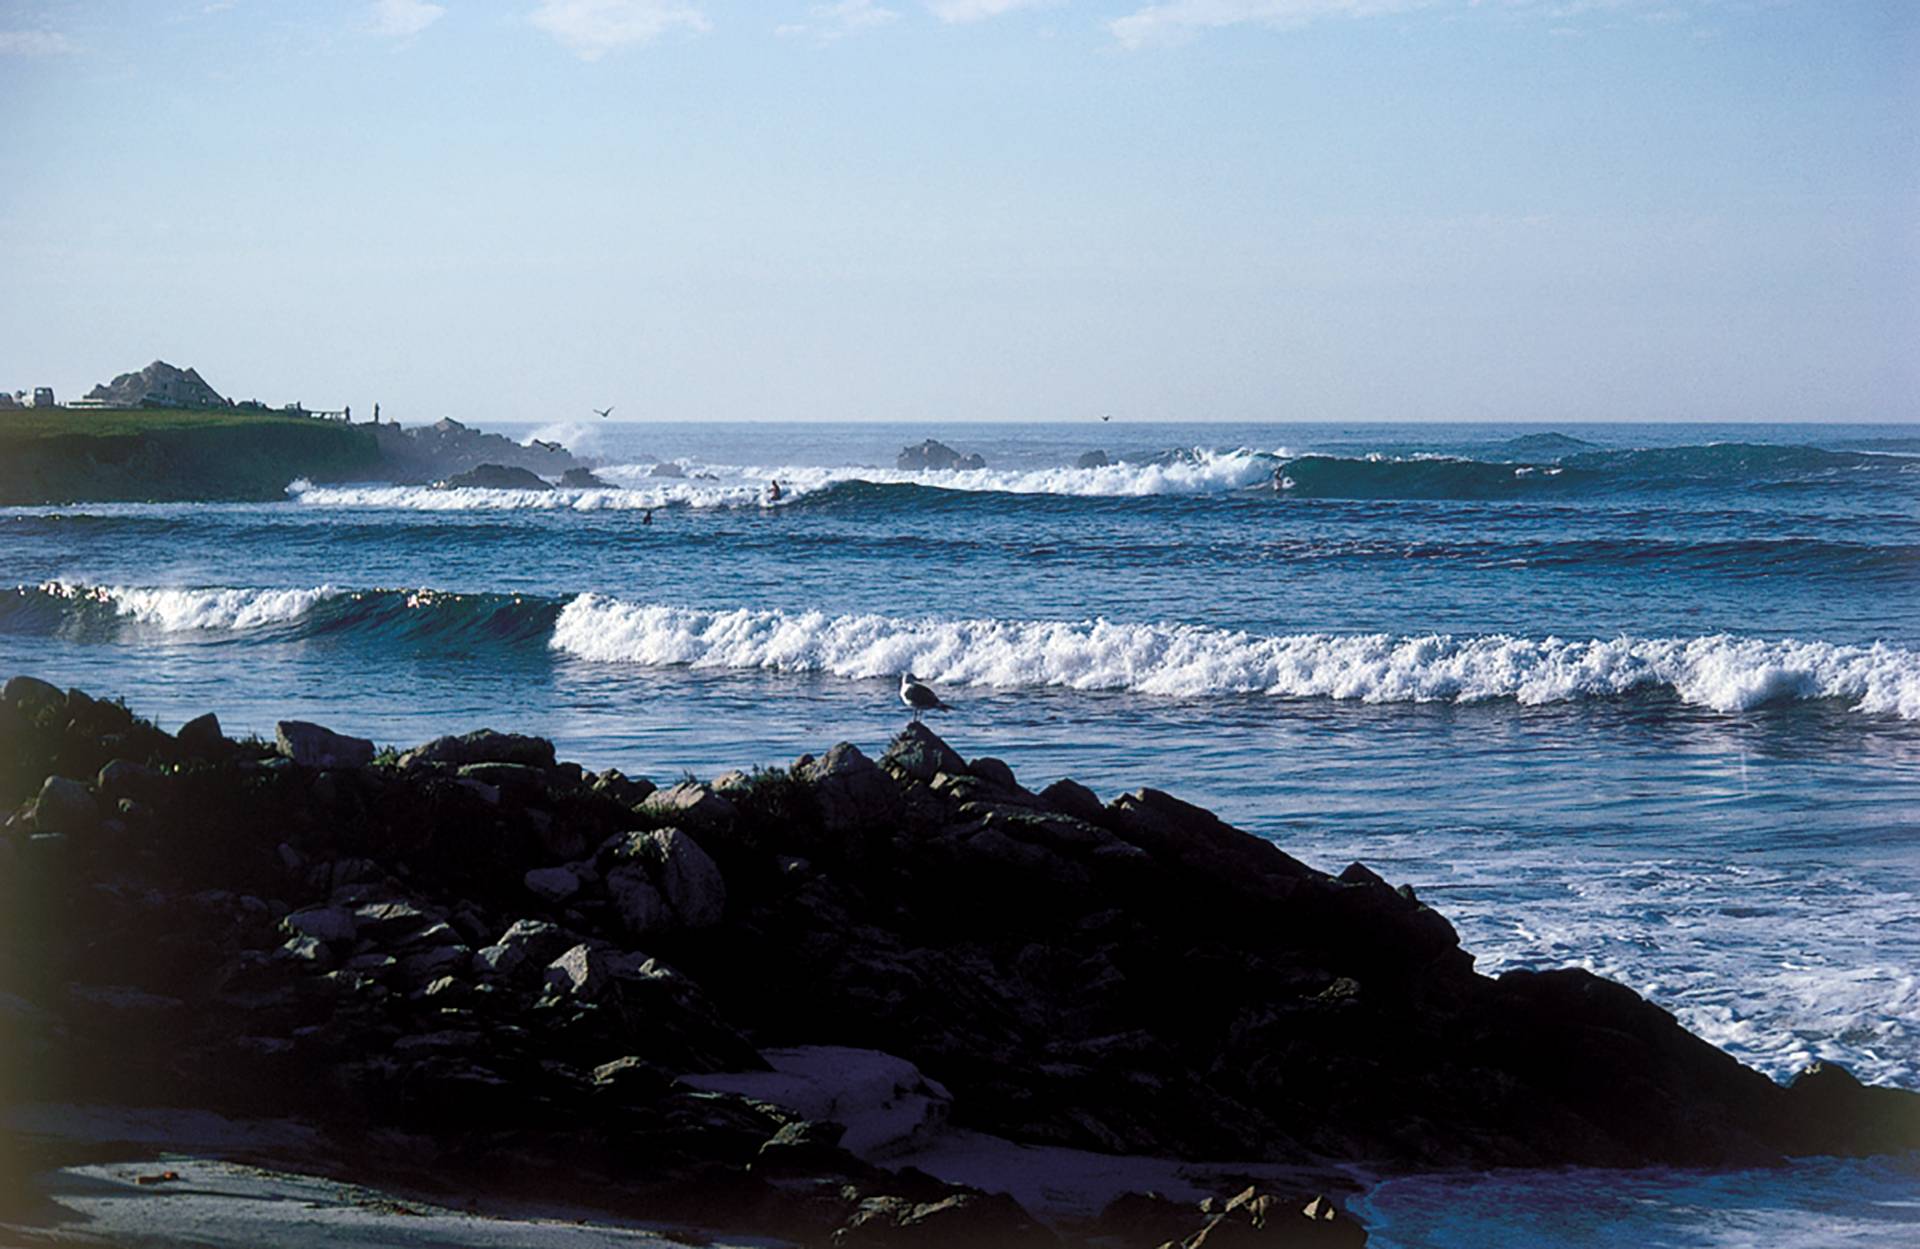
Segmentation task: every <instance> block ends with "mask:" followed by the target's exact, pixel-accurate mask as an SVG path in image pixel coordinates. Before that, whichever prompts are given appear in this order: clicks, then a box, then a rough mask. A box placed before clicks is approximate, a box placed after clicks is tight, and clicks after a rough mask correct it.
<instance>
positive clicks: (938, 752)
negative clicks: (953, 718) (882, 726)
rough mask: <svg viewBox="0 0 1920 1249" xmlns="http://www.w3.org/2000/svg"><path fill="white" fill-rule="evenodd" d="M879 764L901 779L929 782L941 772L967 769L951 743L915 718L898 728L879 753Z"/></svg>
mask: <svg viewBox="0 0 1920 1249" xmlns="http://www.w3.org/2000/svg"><path fill="white" fill-rule="evenodd" d="M880 766H881V767H883V768H885V769H886V770H887V771H889V772H891V773H893V774H894V775H895V776H897V777H900V778H901V779H903V780H915V781H929V782H930V781H932V780H933V778H934V777H936V776H938V775H939V774H940V773H942V772H945V773H948V774H949V775H953V776H960V775H964V774H965V773H966V770H967V765H966V763H965V762H964V761H963V760H962V759H961V758H960V756H959V755H958V754H957V753H956V752H955V751H954V749H953V747H951V746H949V745H947V744H946V743H945V742H943V741H941V740H940V735H939V734H938V733H935V732H934V731H933V730H932V729H930V728H928V727H927V726H926V725H924V724H921V723H919V722H918V721H915V722H914V723H912V724H909V725H907V727H906V728H904V729H901V730H900V735H899V736H898V737H895V738H894V739H893V741H892V742H891V743H890V744H889V745H888V746H887V749H886V753H885V754H883V755H881V756H880Z"/></svg>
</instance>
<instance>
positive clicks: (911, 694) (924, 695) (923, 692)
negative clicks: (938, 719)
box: [900, 672, 953, 721]
mask: <svg viewBox="0 0 1920 1249" xmlns="http://www.w3.org/2000/svg"><path fill="white" fill-rule="evenodd" d="M900 701H901V702H903V703H905V704H906V705H907V706H908V707H909V708H911V709H912V711H913V718H914V719H915V720H916V721H917V720H919V719H920V713H921V712H923V711H952V710H953V708H951V707H949V706H947V704H945V703H944V702H941V701H940V695H938V694H936V693H934V692H933V687H932V686H930V685H922V684H920V682H919V681H917V680H915V679H914V675H913V674H912V673H911V672H903V673H901V674H900Z"/></svg>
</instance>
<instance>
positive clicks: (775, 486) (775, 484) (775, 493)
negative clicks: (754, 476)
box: [767, 480, 786, 503]
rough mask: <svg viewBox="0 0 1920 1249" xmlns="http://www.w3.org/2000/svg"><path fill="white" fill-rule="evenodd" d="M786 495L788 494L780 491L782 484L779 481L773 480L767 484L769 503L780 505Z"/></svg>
mask: <svg viewBox="0 0 1920 1249" xmlns="http://www.w3.org/2000/svg"><path fill="white" fill-rule="evenodd" d="M785 494H786V492H785V491H783V490H781V489H780V483H779V481H778V480H772V481H769V482H767V502H769V503H778V502H779V501H780V500H781V499H782V498H784V497H785Z"/></svg>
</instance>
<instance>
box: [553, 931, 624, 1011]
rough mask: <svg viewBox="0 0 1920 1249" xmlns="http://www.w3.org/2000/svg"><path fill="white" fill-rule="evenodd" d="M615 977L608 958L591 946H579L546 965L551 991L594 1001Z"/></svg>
mask: <svg viewBox="0 0 1920 1249" xmlns="http://www.w3.org/2000/svg"><path fill="white" fill-rule="evenodd" d="M611 979H612V976H611V975H610V973H609V972H608V971H607V956H606V955H605V954H604V953H603V952H601V951H599V950H596V949H594V948H593V947H592V946H589V945H584V944H583V945H576V946H574V947H573V948H572V949H570V950H568V951H567V952H566V953H565V954H562V955H561V956H560V957H559V958H556V959H554V960H553V962H551V963H549V964H548V965H547V975H546V984H547V989H548V991H549V992H552V993H560V994H568V995H571V996H573V997H576V998H580V999H582V1000H584V1001H592V1000H593V999H594V998H596V997H599V996H600V994H601V993H602V992H603V991H604V990H605V989H606V987H607V983H608V981H610V980H611Z"/></svg>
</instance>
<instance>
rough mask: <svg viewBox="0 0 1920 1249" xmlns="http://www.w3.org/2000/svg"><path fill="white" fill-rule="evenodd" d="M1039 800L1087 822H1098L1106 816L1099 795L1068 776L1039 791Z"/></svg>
mask: <svg viewBox="0 0 1920 1249" xmlns="http://www.w3.org/2000/svg"><path fill="white" fill-rule="evenodd" d="M1040 800H1041V801H1042V802H1044V803H1046V804H1047V805H1048V806H1050V807H1052V808H1053V809H1054V810H1056V811H1058V812H1060V813H1061V814H1063V815H1071V816H1073V817H1074V818H1075V819H1077V820H1085V821H1086V822H1087V823H1089V824H1098V823H1100V821H1101V820H1102V819H1104V818H1105V816H1106V807H1105V806H1103V805H1102V804H1101V802H1100V796H1099V795H1098V794H1096V793H1094V792H1093V791H1092V790H1091V789H1088V788H1087V787H1086V786H1085V785H1082V784H1081V783H1080V782H1079V781H1076V780H1073V779H1071V778H1069V777H1064V776H1063V777H1061V778H1060V779H1059V780H1057V781H1055V782H1054V783H1053V784H1051V785H1049V786H1047V787H1046V788H1045V789H1043V790H1041V791H1040Z"/></svg>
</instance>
